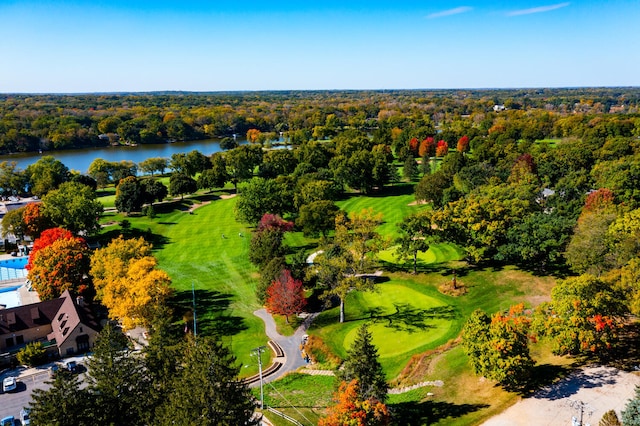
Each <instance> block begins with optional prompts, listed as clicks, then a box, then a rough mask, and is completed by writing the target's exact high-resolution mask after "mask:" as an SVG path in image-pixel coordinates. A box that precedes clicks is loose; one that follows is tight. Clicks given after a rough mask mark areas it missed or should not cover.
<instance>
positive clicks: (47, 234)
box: [26, 228, 84, 270]
mask: <svg viewBox="0 0 640 426" xmlns="http://www.w3.org/2000/svg"><path fill="white" fill-rule="evenodd" d="M73 238H75V237H74V235H73V234H72V233H71V232H70V231H67V230H66V229H63V228H49V229H47V230H45V231H43V232H42V234H41V235H40V237H39V238H36V240H35V241H34V242H33V250H31V253H30V254H29V263H27V266H26V268H27V270H31V268H32V267H33V262H34V261H35V259H36V256H38V252H39V251H40V250H42V249H44V248H46V247H49V246H50V245H51V244H53V243H54V242H56V241H58V240H62V239H67V240H69V239H73ZM79 239H80V240H81V241H82V242H84V240H83V239H82V238H79Z"/></svg>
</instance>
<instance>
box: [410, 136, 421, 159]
mask: <svg viewBox="0 0 640 426" xmlns="http://www.w3.org/2000/svg"><path fill="white" fill-rule="evenodd" d="M419 146H420V143H418V139H417V138H411V140H410V141H409V150H410V151H411V153H412V154H413V156H414V157H415V156H417V155H418V147H419Z"/></svg>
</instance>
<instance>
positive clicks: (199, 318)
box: [169, 290, 247, 336]
mask: <svg viewBox="0 0 640 426" xmlns="http://www.w3.org/2000/svg"><path fill="white" fill-rule="evenodd" d="M194 299H195V308H196V324H197V327H198V333H201V334H203V335H205V336H233V335H235V334H238V333H240V332H241V331H244V330H246V329H247V326H246V325H245V324H244V320H243V318H242V317H239V316H235V315H230V314H229V313H228V312H227V310H228V309H229V306H230V305H231V303H232V301H233V295H231V294H226V293H220V292H217V291H209V290H196V291H195V292H191V291H189V290H185V291H180V292H177V293H176V294H175V295H174V297H173V298H172V299H171V301H170V302H169V306H170V307H171V308H172V309H173V311H174V313H175V315H176V317H177V318H178V319H179V318H185V319H186V318H191V320H190V321H186V322H187V327H188V328H191V327H193V326H192V321H193V303H194Z"/></svg>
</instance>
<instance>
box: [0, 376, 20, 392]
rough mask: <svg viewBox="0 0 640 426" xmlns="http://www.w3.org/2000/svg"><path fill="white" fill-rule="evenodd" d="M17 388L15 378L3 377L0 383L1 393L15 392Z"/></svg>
mask: <svg viewBox="0 0 640 426" xmlns="http://www.w3.org/2000/svg"><path fill="white" fill-rule="evenodd" d="M17 387H18V383H17V382H16V378H15V377H5V379H4V380H3V381H2V390H3V392H11V391H14V390H16V388H17Z"/></svg>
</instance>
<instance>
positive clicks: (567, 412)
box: [483, 366, 640, 426]
mask: <svg viewBox="0 0 640 426" xmlns="http://www.w3.org/2000/svg"><path fill="white" fill-rule="evenodd" d="M636 386H640V376H639V375H638V374H637V373H629V372H625V371H621V370H618V369H615V368H612V367H601V366H598V367H585V368H582V369H581V370H579V371H576V372H575V373H573V374H571V375H570V376H568V377H567V378H565V379H563V380H561V381H560V382H558V383H556V384H554V385H552V386H549V387H547V388H544V389H541V390H539V391H538V392H536V394H534V395H533V396H532V397H529V398H523V399H522V400H520V401H519V402H517V403H516V404H515V405H513V406H511V407H509V408H508V409H507V410H505V411H504V412H502V413H501V414H498V415H497V416H495V417H492V418H491V419H489V420H488V421H486V422H485V423H483V425H484V426H520V425H522V426H525V425H527V426H529V425H532V424H535V425H539V426H547V425H548V426H556V425H567V426H568V425H571V420H572V417H576V419H578V420H580V408H579V407H583V410H582V415H583V417H582V424H583V425H585V426H586V425H587V424H591V425H592V426H595V425H597V424H598V422H599V421H600V418H601V417H602V415H603V414H604V413H605V412H607V411H609V410H615V411H616V414H618V418H620V412H621V411H622V410H623V409H624V407H625V406H626V405H627V402H628V401H629V400H630V399H631V398H633V397H634V395H635V387H636Z"/></svg>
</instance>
